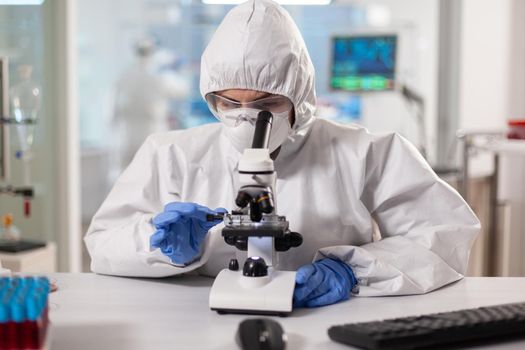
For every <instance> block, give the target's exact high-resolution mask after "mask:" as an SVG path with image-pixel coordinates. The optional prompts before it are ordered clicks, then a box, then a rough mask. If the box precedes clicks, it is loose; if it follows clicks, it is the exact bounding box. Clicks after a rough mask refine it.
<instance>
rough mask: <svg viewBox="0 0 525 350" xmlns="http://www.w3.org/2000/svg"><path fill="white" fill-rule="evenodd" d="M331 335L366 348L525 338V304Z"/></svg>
mask: <svg viewBox="0 0 525 350" xmlns="http://www.w3.org/2000/svg"><path fill="white" fill-rule="evenodd" d="M328 335H329V336H330V338H331V339H332V340H335V341H336V342H340V343H344V344H348V345H352V346H355V347H359V348H364V349H416V348H428V347H434V348H441V349H443V348H448V347H451V346H454V347H458V346H469V345H479V344H484V343H486V342H489V341H490V342H497V341H504V340H508V339H517V338H521V337H523V338H525V303H518V304H505V305H496V306H488V307H480V308H477V309H466V310H459V311H451V312H442V313H438V314H430V315H422V316H417V317H403V318H394V319H390V320H383V321H376V322H363V323H349V324H345V325H340V326H333V327H330V329H328ZM523 348H524V349H525V344H524V347H523Z"/></svg>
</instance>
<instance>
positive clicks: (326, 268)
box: [293, 258, 357, 308]
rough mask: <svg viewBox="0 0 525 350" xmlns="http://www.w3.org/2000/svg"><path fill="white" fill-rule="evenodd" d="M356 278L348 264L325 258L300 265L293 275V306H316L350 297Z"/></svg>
mask: <svg viewBox="0 0 525 350" xmlns="http://www.w3.org/2000/svg"><path fill="white" fill-rule="evenodd" d="M356 284H357V279H356V278H355V276H354V273H353V271H352V269H351V268H350V266H348V265H347V264H345V263H344V262H342V261H340V260H334V259H330V258H325V259H322V260H319V261H316V262H314V263H312V264H308V265H304V266H301V267H300V268H299V269H298V270H297V274H296V275H295V290H294V295H293V303H294V307H296V308H297V307H317V306H323V305H329V304H335V303H337V302H339V301H342V300H347V299H349V298H350V292H351V291H352V288H353V287H354V286H355V285H356Z"/></svg>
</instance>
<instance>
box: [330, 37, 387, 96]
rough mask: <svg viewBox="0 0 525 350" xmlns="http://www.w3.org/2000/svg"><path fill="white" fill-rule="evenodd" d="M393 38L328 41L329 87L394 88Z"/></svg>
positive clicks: (354, 88)
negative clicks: (329, 62) (329, 55)
mask: <svg viewBox="0 0 525 350" xmlns="http://www.w3.org/2000/svg"><path fill="white" fill-rule="evenodd" d="M396 45H397V36H396V35H381V36H348V37H334V38H332V50H333V54H332V57H333V58H332V69H331V71H332V76H331V77H330V87H331V88H332V89H337V90H347V91H383V90H391V89H393V88H394V82H395V70H396V69H395V68H396Z"/></svg>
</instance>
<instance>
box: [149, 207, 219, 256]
mask: <svg viewBox="0 0 525 350" xmlns="http://www.w3.org/2000/svg"><path fill="white" fill-rule="evenodd" d="M225 212H227V211H226V209H224V208H217V209H215V210H211V209H209V208H207V207H205V206H202V205H199V204H195V203H184V202H174V203H170V204H168V205H166V207H164V211H163V212H162V213H160V214H159V215H157V216H156V217H155V218H154V219H153V224H154V225H155V228H156V229H157V231H155V233H153V235H151V237H150V240H149V242H150V246H151V247H152V248H160V251H161V252H162V253H163V254H164V255H166V256H167V257H169V258H170V259H171V261H172V262H173V263H175V264H178V265H184V264H188V263H190V262H191V261H192V260H194V259H195V257H196V256H197V255H198V254H199V253H200V249H201V245H202V242H203V241H204V237H206V233H208V231H209V230H210V229H211V228H212V227H213V226H215V225H217V224H218V223H220V222H221V221H218V220H215V221H208V220H207V219H206V215H208V214H211V215H216V214H217V213H225Z"/></svg>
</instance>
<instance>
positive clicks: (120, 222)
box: [84, 137, 209, 277]
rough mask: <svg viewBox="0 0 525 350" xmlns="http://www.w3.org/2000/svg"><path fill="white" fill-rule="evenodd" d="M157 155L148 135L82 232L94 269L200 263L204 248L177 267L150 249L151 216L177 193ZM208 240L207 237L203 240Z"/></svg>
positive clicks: (161, 268)
mask: <svg viewBox="0 0 525 350" xmlns="http://www.w3.org/2000/svg"><path fill="white" fill-rule="evenodd" d="M159 158H160V156H159V153H158V150H157V149H156V147H155V145H154V142H153V141H152V140H151V137H149V138H148V139H146V141H145V142H144V144H143V145H142V146H141V148H140V149H139V150H138V152H137V154H136V155H135V157H134V158H133V161H132V162H131V164H130V165H129V166H128V168H127V169H126V170H125V171H124V172H123V174H122V175H121V176H120V178H119V179H118V180H117V182H116V184H115V186H114V187H113V189H112V190H111V192H110V194H109V195H108V197H107V198H106V200H105V201H104V203H103V204H102V206H101V207H100V209H99V210H98V211H97V213H96V214H95V216H94V217H93V220H92V222H91V225H90V227H89V229H88V231H87V233H86V236H85V237H84V241H85V243H86V246H87V249H88V252H89V254H90V256H91V269H92V271H93V272H96V273H101V274H108V275H119V276H135V277H163V276H170V275H176V274H180V273H184V272H187V271H191V270H194V269H196V268H198V267H200V266H201V265H203V264H204V262H205V260H206V259H205V258H206V254H204V255H203V257H202V258H201V259H199V260H198V261H197V262H195V263H193V264H191V265H188V266H185V267H181V266H176V265H174V264H172V263H171V262H170V260H169V258H167V257H166V256H164V255H163V254H162V253H161V252H160V250H158V249H157V250H154V251H150V246H149V238H150V236H151V234H153V232H154V231H155V227H154V226H153V224H152V222H151V220H152V218H153V217H154V216H155V215H156V214H158V213H160V212H161V211H162V210H163V206H164V204H166V202H168V201H175V200H178V199H179V198H178V197H179V194H178V193H177V192H178V191H177V190H176V189H174V188H168V187H167V186H168V184H170V185H171V184H173V183H174V182H176V181H175V179H168V176H169V175H167V173H168V172H169V171H168V169H162V165H161V163H162V162H161V161H160V160H159ZM170 166H172V167H175V165H174V164H170ZM164 167H165V168H166V166H164ZM208 236H209V235H208ZM208 241H209V239H208V237H207V239H206V244H207V242H208ZM206 244H205V245H206Z"/></svg>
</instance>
